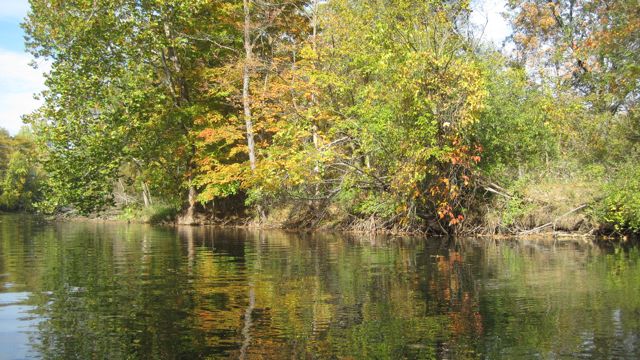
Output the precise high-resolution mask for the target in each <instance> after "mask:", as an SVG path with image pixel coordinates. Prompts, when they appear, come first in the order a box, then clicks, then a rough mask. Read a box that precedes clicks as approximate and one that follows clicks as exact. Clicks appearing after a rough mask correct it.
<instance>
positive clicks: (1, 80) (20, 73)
mask: <svg viewBox="0 0 640 360" xmlns="http://www.w3.org/2000/svg"><path fill="white" fill-rule="evenodd" d="M32 59H33V58H32V57H31V56H30V55H28V54H25V53H18V52H12V51H7V50H3V49H0V127H3V128H5V129H7V130H9V132H10V133H11V134H15V133H17V132H18V130H19V129H20V127H22V126H23V123H22V120H21V118H20V117H21V116H22V115H24V114H28V113H30V112H31V111H33V110H35V109H36V108H37V107H38V106H39V105H40V102H39V101H38V100H35V99H34V98H33V94H35V93H38V92H40V91H42V90H43V89H44V77H43V76H42V73H43V72H46V71H48V70H49V65H48V64H47V63H40V65H39V67H38V69H34V68H33V67H31V66H30V65H29V63H30V62H31V61H32Z"/></svg>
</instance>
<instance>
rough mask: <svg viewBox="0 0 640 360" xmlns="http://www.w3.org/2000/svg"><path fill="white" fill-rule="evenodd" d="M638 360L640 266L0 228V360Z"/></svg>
mask: <svg viewBox="0 0 640 360" xmlns="http://www.w3.org/2000/svg"><path fill="white" fill-rule="evenodd" d="M24 358H27V359H29V358H47V359H125V358H132V359H138V358H143V359H146V358H153V359H200V358H236V359H237V358H241V359H243V358H246V359H280V358H323V359H324V358H342V359H399V358H426V359H430V358H441V359H466V358H469V359H476V358H486V359H500V358H504V359H512V358H525V359H527V358H532V359H539V358H544V359H555V358H628V359H637V358H640V251H639V249H638V248H637V247H634V246H622V245H614V244H594V243H591V242H583V241H562V242H553V241H549V242H540V241H537V242H536V241H515V240H512V241H509V240H502V241H489V240H486V239H464V240H453V239H442V238H385V237H375V238H374V237H369V236H354V235H345V234H331V233H315V234H307V233H285V232H278V231H247V230H220V229H214V228H207V227H178V228H172V227H154V226H149V225H139V224H116V223H79V222H69V223H41V222H38V221H35V220H34V219H33V218H31V217H28V216H16V215H2V216H0V359H24Z"/></svg>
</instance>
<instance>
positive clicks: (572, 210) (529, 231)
mask: <svg viewBox="0 0 640 360" xmlns="http://www.w3.org/2000/svg"><path fill="white" fill-rule="evenodd" d="M587 206H588V204H582V205H580V206H578V207H577V208H575V209H571V210H569V211H567V212H566V213H564V214H562V215H560V216H558V217H557V218H555V219H554V220H553V221H551V222H548V223H546V224H544V225H540V226H538V227H535V228H533V229H531V230H526V231H523V232H521V233H519V235H527V234H532V233H534V232H538V231H539V230H542V229H544V228H546V227H549V226H552V225H554V226H555V224H556V222H558V220H560V219H562V218H563V217H565V216H567V215H569V214H573V213H574V212H576V211H580V210H582V209H584V208H586V207H587Z"/></svg>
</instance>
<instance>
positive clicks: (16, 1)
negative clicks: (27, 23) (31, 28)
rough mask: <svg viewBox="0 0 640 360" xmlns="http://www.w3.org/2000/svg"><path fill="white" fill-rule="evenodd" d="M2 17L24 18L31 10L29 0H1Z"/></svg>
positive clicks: (0, 16)
mask: <svg viewBox="0 0 640 360" xmlns="http://www.w3.org/2000/svg"><path fill="white" fill-rule="evenodd" d="M0 1H1V2H2V5H0V19H22V18H23V17H25V16H26V15H27V12H28V11H29V1H28V0H0Z"/></svg>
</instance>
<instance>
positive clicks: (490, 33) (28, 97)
mask: <svg viewBox="0 0 640 360" xmlns="http://www.w3.org/2000/svg"><path fill="white" fill-rule="evenodd" d="M504 6H505V0H475V1H474V2H473V9H474V11H473V13H472V16H471V21H472V22H473V23H474V24H476V25H477V26H478V27H480V28H484V33H483V38H482V39H483V40H485V41H490V42H493V43H494V44H496V46H497V47H498V48H500V47H501V45H502V41H503V40H504V38H505V37H506V36H508V35H509V33H510V28H509V25H508V24H507V22H506V21H505V20H504V19H503V18H502V15H501V13H502V12H503V11H504ZM28 10H29V2H28V0H0V127H2V128H5V129H7V130H9V133H10V134H12V135H15V134H16V133H17V132H18V131H19V130H20V128H21V127H22V126H23V125H24V124H23V123H22V120H21V116H22V115H24V114H28V113H30V112H31V111H33V110H35V109H36V108H37V107H38V106H39V101H38V100H36V99H34V97H33V95H34V94H36V93H38V92H40V91H42V90H44V79H43V76H42V73H43V72H46V71H47V69H48V65H47V63H45V62H43V61H42V60H39V64H38V69H34V68H33V67H32V66H31V65H30V63H31V62H32V61H33V58H32V57H31V55H29V54H27V53H26V52H25V48H24V32H23V31H22V29H21V28H20V22H22V19H23V18H24V17H25V16H26V15H27V12H28Z"/></svg>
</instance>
